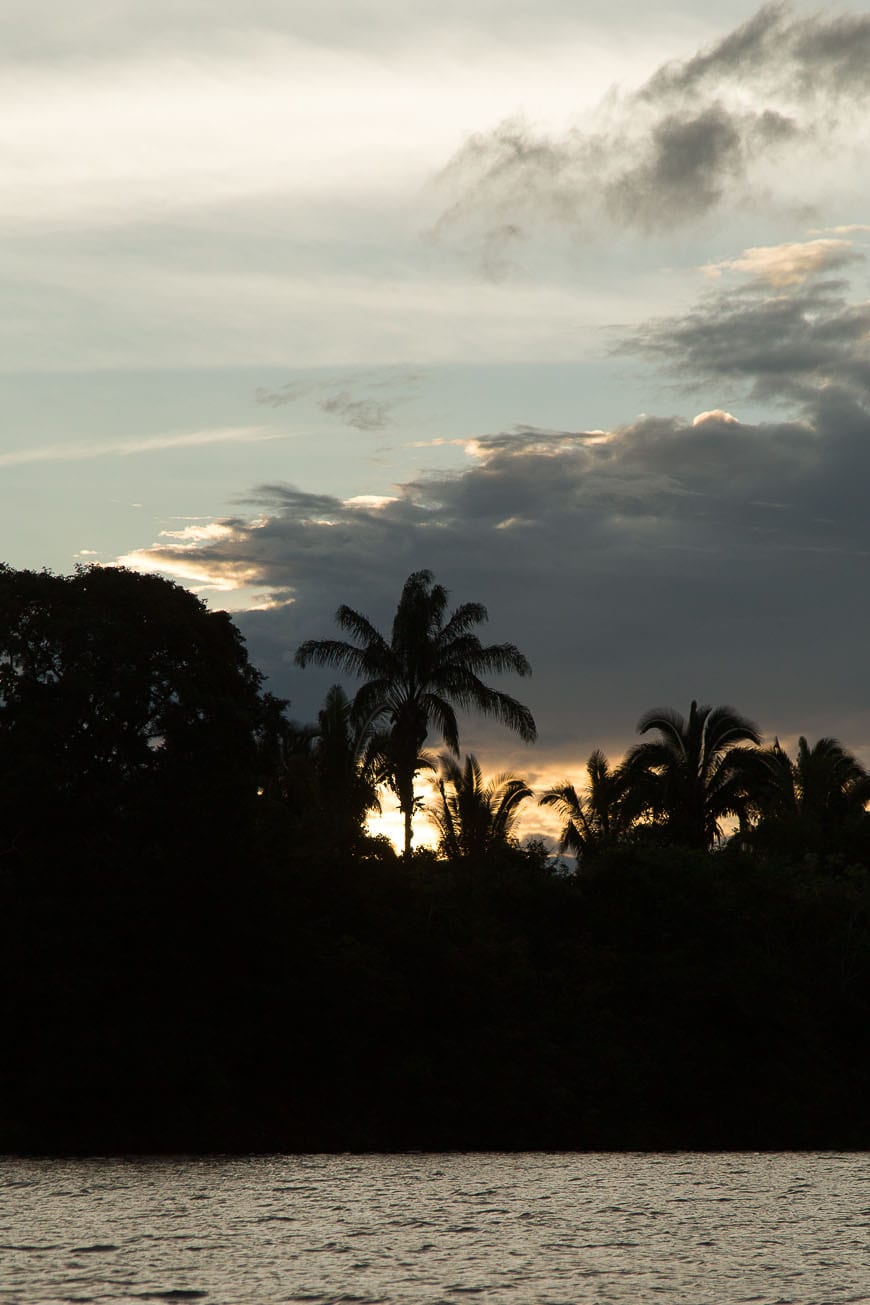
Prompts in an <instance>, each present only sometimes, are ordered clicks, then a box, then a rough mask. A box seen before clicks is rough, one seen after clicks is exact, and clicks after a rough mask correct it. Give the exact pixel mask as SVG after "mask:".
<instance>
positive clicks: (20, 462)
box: [0, 426, 286, 467]
mask: <svg viewBox="0 0 870 1305" xmlns="http://www.w3.org/2000/svg"><path fill="white" fill-rule="evenodd" d="M284 438H286V436H284V435H283V434H281V433H280V432H277V431H273V430H270V429H269V428H268V427H266V426H228V427H225V428H218V429H216V430H195V431H183V432H180V433H168V434H165V435H146V436H142V437H138V438H133V439H122V440H100V441H96V440H95V441H94V442H92V443H89V444H47V445H44V446H43V447H42V448H35V449H10V450H9V452H7V453H0V467H18V466H24V465H26V464H27V463H31V462H80V461H83V460H85V459H89V458H107V457H114V458H127V457H134V456H136V455H139V454H144V453H164V452H166V451H167V450H169V449H189V448H202V447H204V446H206V445H210V444H260V443H263V442H264V441H266V440H276V439H284Z"/></svg>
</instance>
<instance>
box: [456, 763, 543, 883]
mask: <svg viewBox="0 0 870 1305" xmlns="http://www.w3.org/2000/svg"><path fill="white" fill-rule="evenodd" d="M440 760H441V775H440V778H439V780H438V792H439V794H440V797H441V802H440V805H439V806H438V807H437V808H436V810H435V811H433V812H432V818H433V819H434V821H435V825H436V826H437V829H438V832H439V834H440V840H439V847H440V850H441V851H442V852H443V853H444V855H445V856H448V857H452V858H454V859H457V860H458V859H460V858H462V857H473V856H479V855H481V854H483V853H486V852H491V851H492V850H493V849H494V848H497V847H505V846H507V845H508V844H509V843H510V839H511V835H512V833H513V830H514V827H515V825H516V822H517V817H518V815H519V807H520V803H522V802H524V801H525V800H526V798H530V797H531V796H532V790H531V789H530V788H529V786H528V784H527V783H526V781H525V780H524V779H520V777H519V776H518V775H513V774H510V773H508V772H507V771H505V772H504V773H502V774H501V775H496V776H495V778H494V779H491V780H490V781H489V783H488V784H484V782H483V772H482V771H481V769H480V763H479V762H478V760H477V758H476V757H475V756H474V754H473V753H471V752H469V753H468V754H467V755H466V758H465V765H464V766H462V767H460V765H459V763H458V762H457V761H456V760H455V759H454V758H453V757H452V756H451V755H450V753H449V752H445V753H443V754H442V756H441V759H440Z"/></svg>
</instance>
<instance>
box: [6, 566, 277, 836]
mask: <svg viewBox="0 0 870 1305" xmlns="http://www.w3.org/2000/svg"><path fill="white" fill-rule="evenodd" d="M260 680H261V677H260V675H259V673H258V672H257V671H255V670H254V668H253V667H252V666H251V665H250V664H249V662H248V659H247V654H246V652H245V646H244V641H243V639H242V636H241V634H240V633H239V631H238V630H237V628H236V627H235V626H234V625H233V623H232V621H231V620H230V618H229V616H228V615H227V614H226V613H225V612H210V611H209V610H208V609H207V608H206V607H205V605H204V604H203V603H202V602H201V601H200V600H199V599H198V598H196V597H195V596H194V595H193V594H192V593H190V592H189V591H188V590H186V589H183V588H181V587H180V586H179V585H176V584H173V583H172V582H171V581H168V580H164V579H161V578H159V577H157V576H152V575H141V574H138V573H136V572H133V571H128V570H125V569H123V568H111V569H110V568H100V567H80V568H79V569H78V570H77V571H76V572H75V573H74V574H73V575H71V576H57V575H53V574H51V573H49V572H47V571H42V572H35V571H14V570H12V569H11V568H9V567H3V568H2V569H0V779H2V793H0V811H2V824H0V840H2V843H3V844H7V843H10V842H14V840H15V839H17V838H21V837H23V838H25V839H26V838H28V837H29V836H30V834H31V833H34V832H36V831H39V830H40V828H41V827H42V825H43V824H44V822H45V820H46V818H48V817H49V815H50V816H51V818H52V819H55V820H60V821H61V822H64V823H68V822H73V823H74V824H76V825H77V826H78V825H81V824H82V823H91V824H92V823H93V822H94V820H95V819H97V818H98V813H99V812H102V819H103V820H104V821H105V822H109V821H110V820H112V819H116V818H117V817H118V815H119V814H122V813H123V812H124V811H126V810H131V809H132V808H133V807H135V808H136V809H137V811H138V812H139V813H140V814H142V813H144V812H145V811H146V810H148V808H149V804H150V805H151V806H153V807H154V808H155V810H156V806H157V805H161V804H167V803H168V806H169V808H170V809H172V810H174V811H178V810H179V809H180V808H181V807H182V806H186V807H187V808H188V810H189V811H190V813H191V814H194V813H195V809H196V808H197V807H202V806H203V804H206V805H208V806H209V807H211V808H212V810H213V811H222V812H223V815H224V818H226V819H227V820H229V819H231V818H232V812H233V810H234V809H236V808H237V807H238V805H239V803H240V802H244V801H245V800H246V799H247V798H248V797H249V796H250V795H252V794H255V793H256V783H255V774H256V744H257V732H258V729H259V727H260V723H261V718H262V706H263V703H262V699H261V695H260ZM165 814H166V812H165V809H164V810H163V816H162V817H161V818H164V819H165ZM154 818H155V819H157V818H158V817H157V816H156V815H155V817H154Z"/></svg>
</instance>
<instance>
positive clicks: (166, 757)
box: [0, 567, 870, 1153]
mask: <svg viewBox="0 0 870 1305" xmlns="http://www.w3.org/2000/svg"><path fill="white" fill-rule="evenodd" d="M486 618H487V613H486V609H485V608H484V607H483V606H482V605H481V604H479V603H474V602H469V603H463V604H461V605H460V606H458V607H456V608H455V609H454V610H453V611H452V612H451V611H449V610H448V594H447V592H446V590H445V589H444V588H443V586H441V585H439V584H437V583H436V582H435V580H434V577H433V576H432V575H431V573H430V572H428V571H420V572H415V573H414V574H412V575H411V576H410V577H409V578H408V580H407V581H406V583H405V585H404V587H403V590H402V593H401V595H400V597H399V601H398V605H397V608H396V615H395V619H394V622H393V626H392V630H391V632H390V635H389V637H387V636H385V635H383V634H382V633H380V632H379V631H378V630H377V629H376V628H375V626H374V625H373V624H372V623H371V622H370V621H369V620H368V618H367V617H365V616H364V615H363V614H361V613H359V612H356V611H354V610H353V609H351V608H348V607H341V608H339V610H338V613H337V623H338V625H339V627H340V629H341V630H342V632H343V633H344V634H346V635H348V636H349V639H348V641H344V640H340V639H330V638H328V637H327V638H324V637H321V638H317V639H314V638H312V639H309V640H307V641H306V642H305V643H303V644H302V645H301V647H300V648H299V650H298V653H297V662H298V664H299V665H300V666H305V665H307V664H319V665H326V666H331V667H335V668H336V669H337V670H339V671H342V672H344V673H346V674H348V675H349V676H351V677H352V678H353V679H354V680H355V681H356V682H357V683H356V686H355V690H354V692H353V696H352V697H349V696H348V692H347V690H346V689H345V687H344V686H343V685H342V686H339V685H336V686H334V687H333V688H332V689H331V690H330V691H329V693H328V694H327V696H326V699H325V701H324V703H323V706H322V708H321V710H320V712H319V713H318V718H317V720H316V722H312V723H311V724H300V723H298V722H295V721H294V720H293V719H292V718H291V716H290V715H289V704H288V703H286V702H285V701H283V700H281V699H279V698H277V697H275V696H274V695H272V694H270V693H268V692H267V691H265V689H264V683H263V677H262V676H261V675H260V673H259V672H258V671H257V670H256V669H255V668H254V667H252V666H251V664H250V662H249V661H248V657H247V653H246V650H245V646H244V641H243V639H242V636H241V634H240V633H239V631H238V629H237V628H236V626H235V625H234V624H233V622H232V621H231V620H230V618H229V617H228V616H227V614H226V613H223V612H212V611H209V610H208V609H207V608H206V607H205V606H204V604H203V603H201V602H200V600H199V599H197V598H196V597H195V596H194V595H193V594H191V593H189V592H188V591H186V590H185V589H183V588H182V587H180V586H178V585H176V584H173V583H172V582H170V581H167V580H163V579H160V578H158V577H156V576H153V575H141V574H138V573H136V572H132V571H127V570H124V569H122V568H98V567H80V568H78V569H77V570H76V572H75V573H74V574H73V575H72V576H66V577H64V576H56V575H53V574H51V573H49V572H34V571H15V570H13V569H12V568H9V567H2V568H0V781H2V782H0V897H2V929H3V947H2V966H3V986H2V1030H3V1051H2V1057H0V1150H5V1151H7V1152H41V1153H61V1152H62V1153H93V1152H103V1153H105V1152H116V1153H117V1152H140V1153H141V1152H173V1151H186V1152H209V1151H224V1152H226V1151H244V1152H249V1151H300V1150H343V1149H359V1150H388V1149H405V1148H422V1149H530V1148H535V1149H539V1148H544V1149H611V1148H615V1149H623V1148H627V1149H651V1148H652V1149H662V1148H689V1149H691V1148H705V1149H710V1148H713V1149H717V1148H753V1149H757V1148H771V1149H781V1148H827V1147H835V1148H852V1149H854V1148H862V1147H866V1146H867V1145H868V1142H870V1129H868V1102H870V1090H868V1089H870V1052H868V1047H867V1038H866V1025H867V1015H868V1009H870V1000H868V999H870V814H868V811H867V805H868V802H870V776H868V773H867V771H866V770H865V769H864V767H863V766H861V764H860V763H859V761H858V760H857V759H856V758H855V757H854V756H853V755H852V754H851V753H849V751H848V750H847V749H846V748H844V747H843V746H842V745H841V744H840V743H839V742H838V741H837V740H834V739H831V738H823V739H820V740H818V741H817V742H816V743H814V744H810V743H808V741H807V740H806V739H805V738H801V739H800V741H799V743H798V747H797V752H796V755H795V756H794V757H791V756H789V755H788V754H787V753H786V751H785V750H784V749H783V748H782V746H781V745H780V743H779V741H778V740H774V742H773V743H772V744H770V745H765V744H764V742H763V740H762V738H761V735H760V733H759V731H758V729H757V727H756V726H755V725H754V724H753V723H752V721H750V720H749V719H748V718H746V717H744V716H742V715H741V714H740V713H739V712H737V711H736V710H735V709H734V708H732V707H728V706H718V707H713V708H711V707H709V706H704V705H699V704H698V702H697V701H693V702H692V703H691V707H690V709H689V713H688V716H686V717H683V716H682V715H681V714H680V713H679V712H678V711H676V710H674V709H672V708H656V709H654V710H652V711H650V712H648V713H647V714H646V715H645V716H644V717H642V719H641V721H640V722H639V726H638V729H639V733H640V736H641V737H640V741H639V742H638V743H637V744H636V745H635V746H634V747H632V748H630V749H629V751H628V752H627V754H626V756H625V757H624V758H623V759H622V760H620V761H619V762H616V763H611V762H610V761H609V760H608V759H607V758H606V757H605V756H604V755H603V753H601V752H600V751H599V750H596V751H595V752H593V754H592V756H591V757H590V758H589V762H588V765H587V768H586V780H585V785H583V786H578V784H577V783H576V781H575V780H571V779H568V778H566V779H565V781H564V782H563V783H561V784H559V785H557V786H555V787H553V788H551V789H550V790H549V791H547V792H545V793H542V794H539V795H537V799H536V795H535V794H534V793H533V792H532V791H531V788H530V786H529V785H528V784H527V783H526V781H525V780H524V779H523V777H522V776H521V775H517V774H511V773H504V774H501V775H497V776H495V777H493V778H491V779H487V778H486V777H485V776H484V774H483V771H482V769H481V767H480V765H479V763H478V761H477V759H476V758H475V757H474V756H473V755H470V754H468V755H465V756H464V757H463V756H462V753H461V747H460V745H461V740H460V737H459V725H458V719H457V714H456V713H457V711H469V710H472V711H477V712H480V713H482V714H484V715H485V716H489V717H491V718H493V719H495V720H496V721H498V722H500V723H501V724H503V725H504V726H506V727H507V728H508V729H509V730H512V731H514V732H515V733H517V734H518V735H519V736H520V738H522V739H524V740H525V741H527V742H531V741H533V740H534V738H535V735H536V730H535V724H534V721H533V719H532V715H531V713H530V712H529V710H528V708H527V707H525V706H523V704H522V703H520V702H519V701H518V700H516V699H515V698H513V697H511V696H510V695H508V694H506V693H504V692H503V691H501V690H499V689H496V688H493V687H491V686H490V685H489V684H488V683H487V682H486V678H485V677H488V676H489V675H492V674H497V675H502V674H505V673H508V672H511V673H516V674H518V675H521V676H522V675H526V674H528V673H529V671H530V669H531V668H530V667H529V664H528V662H527V660H526V658H525V657H524V656H523V654H522V653H521V652H520V651H519V649H517V648H516V647H515V646H514V645H513V644H495V645H489V646H487V645H484V644H482V643H481V641H480V639H479V637H478V635H477V634H476V629H477V627H479V626H480V625H481V624H482V623H483V622H485V620H486ZM430 735H431V736H432V738H431V740H430ZM438 740H440V742H441V744H442V745H443V747H444V748H445V749H446V751H443V752H442V753H441V755H440V756H438V755H437V754H436V753H435V752H433V751H430V750H427V747H426V745H427V743H430V741H435V742H437V741H438ZM424 771H430V772H431V773H432V774H433V775H434V777H435V779H434V788H433V791H434V798H433V806H432V811H431V816H432V819H433V822H434V825H435V828H436V829H437V832H438V846H437V848H436V849H435V850H432V849H427V848H424V849H416V850H415V849H413V848H412V844H411V834H412V823H411V822H412V817H413V815H414V812H415V811H417V810H419V809H420V805H421V798H420V796H419V795H418V794H417V793H416V791H415V777H416V776H418V775H420V774H421V773H422V772H424ZM385 790H386V791H387V792H391V793H392V794H393V795H394V796H395V797H396V798H397V799H398V801H399V804H400V809H401V811H402V813H403V817H404V826H405V850H404V852H403V853H402V854H399V853H397V852H396V851H395V850H394V849H393V847H392V846H391V845H390V844H389V843H388V842H387V841H386V840H385V839H384V838H378V837H372V836H370V835H369V833H368V832H367V828H366V819H367V816H368V814H369V813H370V812H372V811H373V810H375V809H376V808H377V806H378V803H379V801H380V795H381V794H383V793H384V791H385ZM536 800H538V801H541V802H542V803H543V804H544V805H545V806H547V807H550V808H552V809H553V810H554V811H555V812H556V814H557V815H558V817H559V819H560V822H561V826H562V834H561V853H562V855H551V854H548V852H547V851H546V849H545V848H544V846H543V845H542V844H541V843H539V842H530V843H527V844H525V845H524V844H522V843H521V842H520V841H519V840H518V838H517V836H516V830H517V818H518V814H519V813H520V811H521V810H522V809H530V806H531V804H533V803H534V802H535V801H536ZM563 858H565V859H563Z"/></svg>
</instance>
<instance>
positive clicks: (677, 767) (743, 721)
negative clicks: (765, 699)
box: [625, 702, 761, 848]
mask: <svg viewBox="0 0 870 1305" xmlns="http://www.w3.org/2000/svg"><path fill="white" fill-rule="evenodd" d="M637 728H638V732H639V733H640V734H647V733H648V732H649V731H650V730H656V731H657V732H658V735H659V737H658V739H656V740H655V741H651V742H647V743H638V744H636V745H635V746H634V747H633V748H632V749H631V750H630V751H629V753H628V755H627V756H626V759H625V772H626V778H627V781H628V785H629V796H628V802H629V805H630V806H633V807H634V810H635V813H636V814H638V815H639V814H641V813H642V812H646V813H647V814H648V815H651V816H653V817H654V818H656V819H663V820H664V822H665V828H666V831H667V834H668V837H669V838H670V839H671V840H672V841H673V842H677V843H682V844H684V845H685V846H687V847H697V848H705V847H710V846H712V844H713V843H714V841H715V840H716V838H718V837H719V835H720V834H721V824H720V822H721V820H722V819H723V817H725V816H737V817H738V819H740V820H741V822H742V821H744V820H745V816H746V810H747V807H748V805H749V797H750V790H751V786H752V768H751V758H752V757H754V756H755V755H756V753H755V750H754V749H747V748H745V747H741V746H740V745H741V744H744V743H752V744H756V745H757V744H759V743H760V742H761V736H760V734H759V731H758V727H757V726H756V725H755V724H753V722H752V721H750V720H748V719H747V718H746V717H745V716H741V715H740V714H739V712H736V711H735V710H734V708H733V707H699V706H698V704H697V702H692V705H691V708H690V710H689V718H688V720H685V719H684V718H683V717H682V716H681V715H680V713H679V712H677V711H673V710H672V709H671V708H669V707H656V708H654V709H653V710H652V711H648V712H647V713H646V714H645V715H644V716H642V717H641V719H640V721H639V722H638V727H637Z"/></svg>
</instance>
